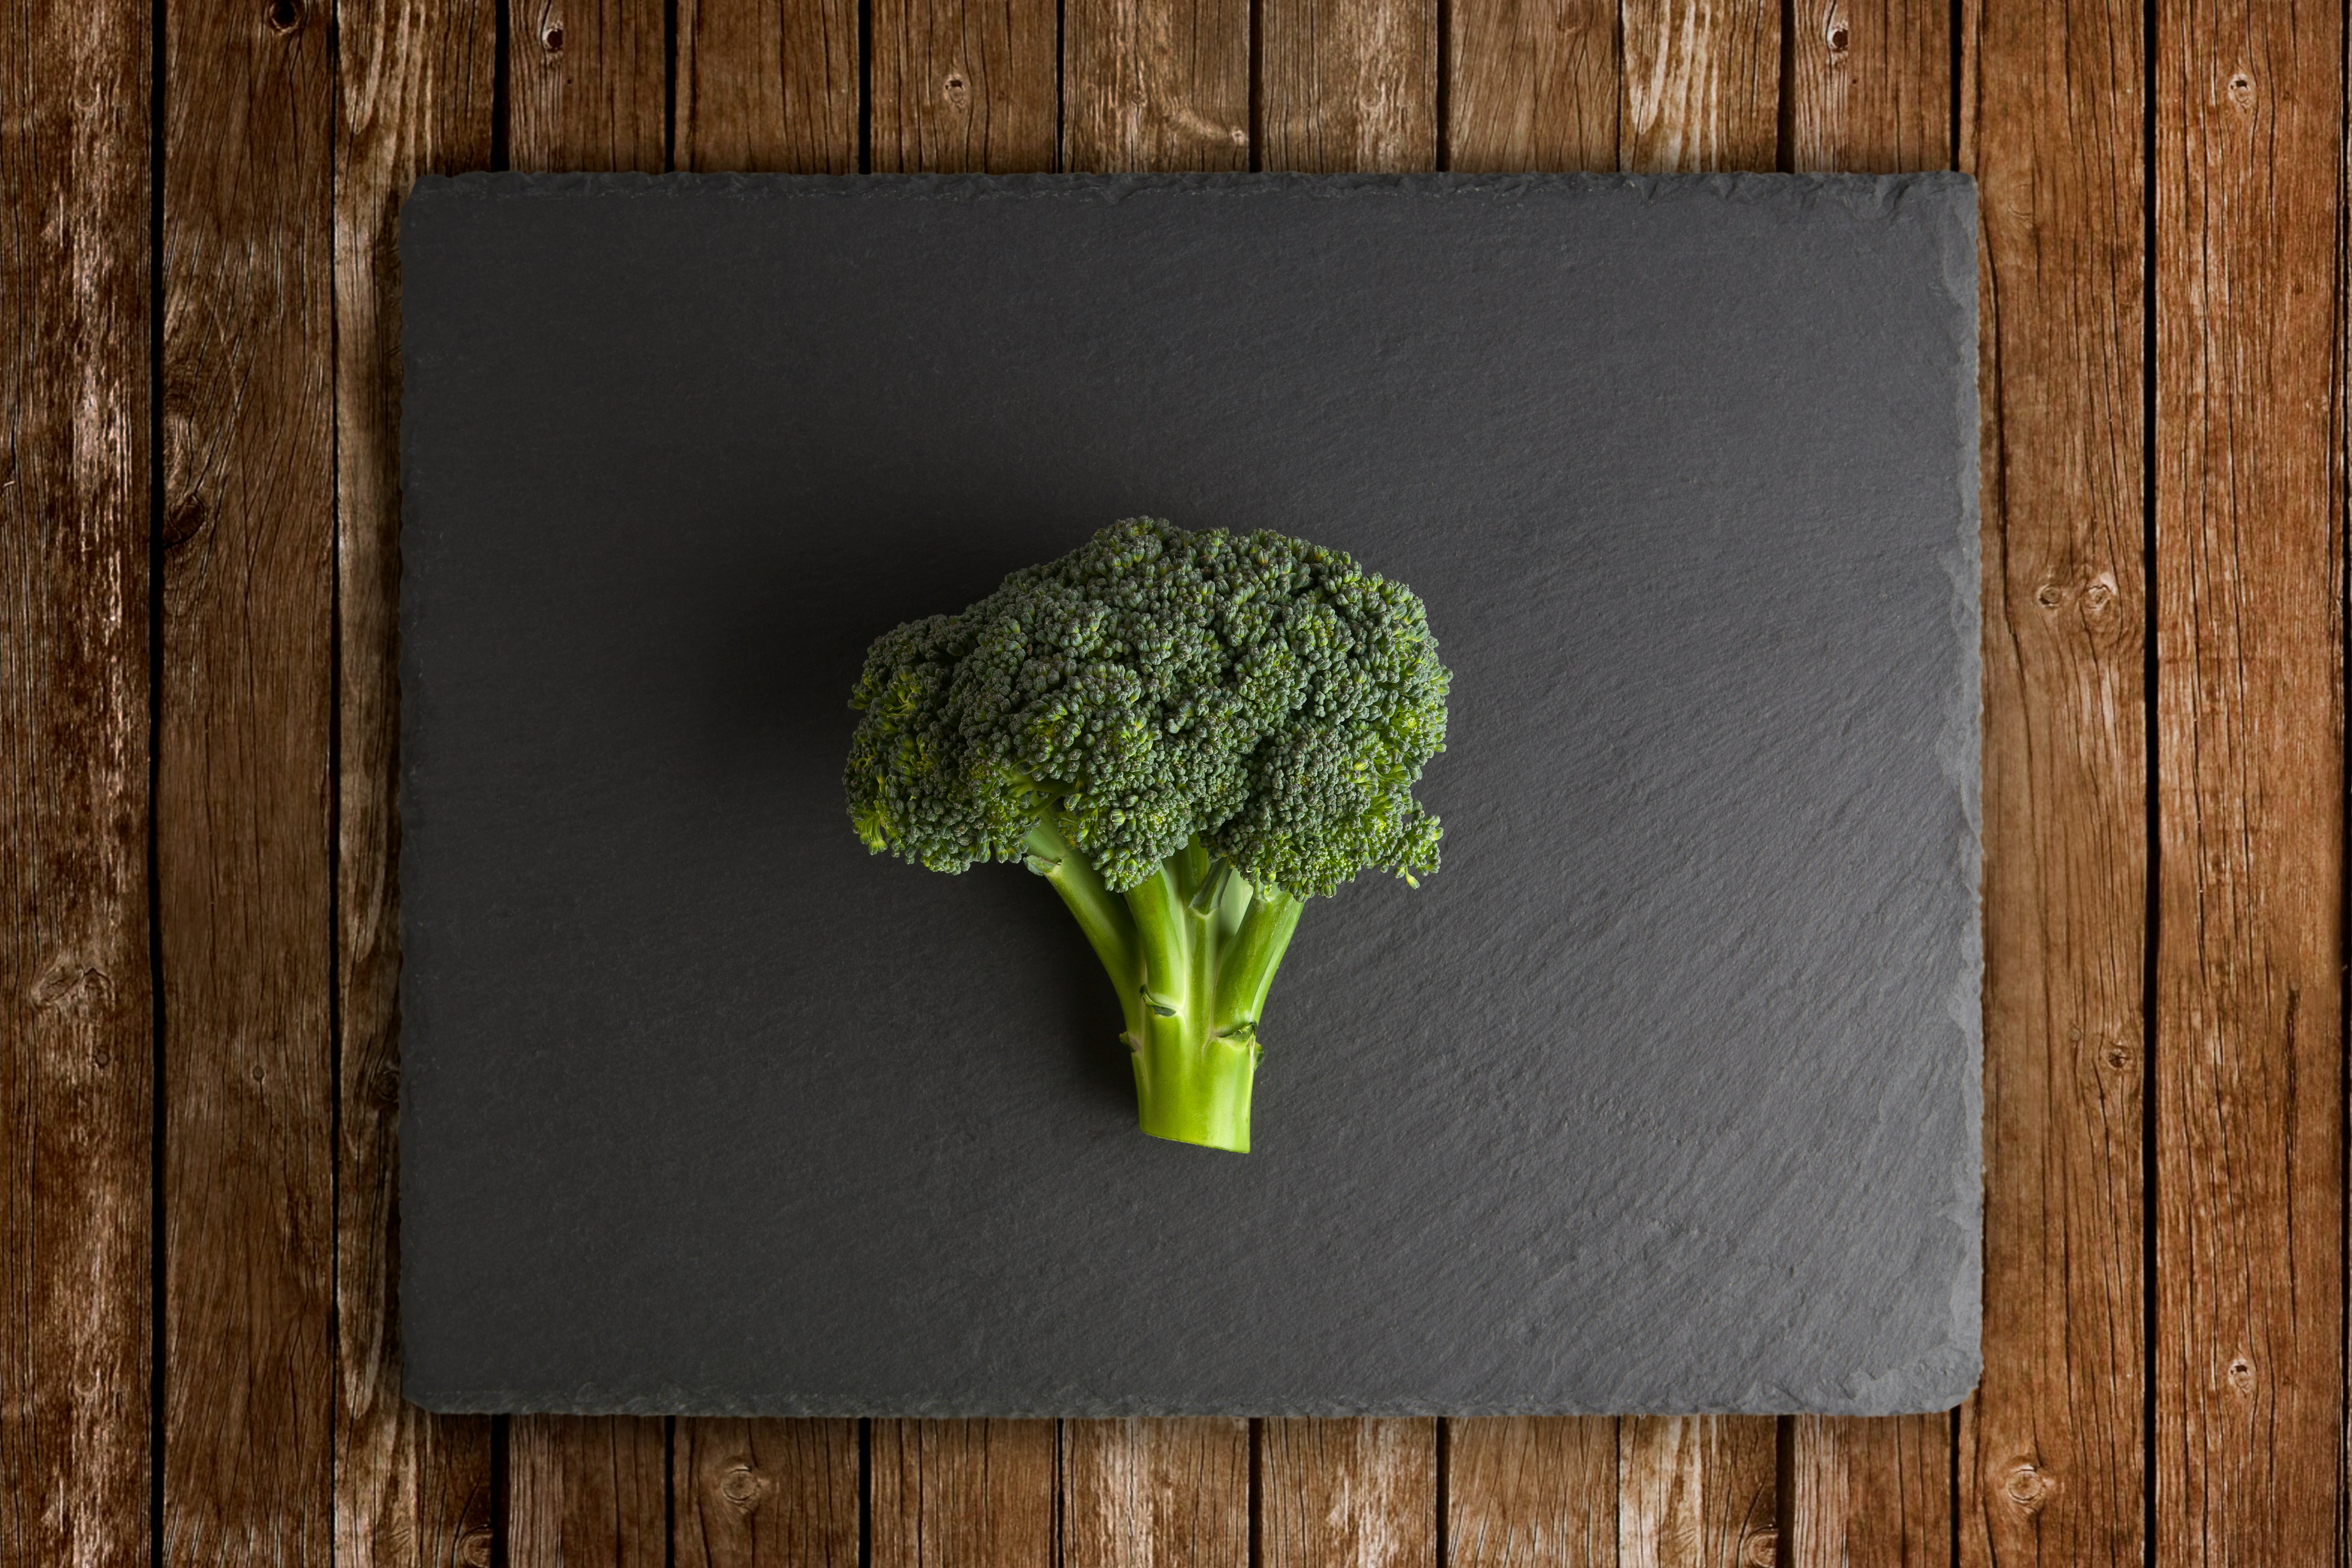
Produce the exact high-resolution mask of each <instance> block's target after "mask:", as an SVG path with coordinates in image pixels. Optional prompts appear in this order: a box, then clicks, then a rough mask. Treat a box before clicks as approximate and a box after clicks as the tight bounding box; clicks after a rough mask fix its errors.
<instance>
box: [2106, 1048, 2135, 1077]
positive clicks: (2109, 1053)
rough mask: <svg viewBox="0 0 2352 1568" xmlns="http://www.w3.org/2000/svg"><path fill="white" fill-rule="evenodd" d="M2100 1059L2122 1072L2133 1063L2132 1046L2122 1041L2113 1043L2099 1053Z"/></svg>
mask: <svg viewBox="0 0 2352 1568" xmlns="http://www.w3.org/2000/svg"><path fill="white" fill-rule="evenodd" d="M2099 1059H2100V1060H2101V1061H2104V1062H2105V1063H2106V1064H2107V1066H2108V1067H2110V1068H2114V1069H2115V1070H2116V1071H2117V1072H2122V1071H2123V1070H2124V1069H2125V1068H2128V1067H2130V1066H2131V1065H2132V1053H2131V1047H2129V1046H2126V1045H2122V1044H2120V1043H2118V1044H2116V1045H2111V1046H2109V1047H2107V1048H2106V1049H2105V1050H2104V1051H2101V1052H2100V1053H2099Z"/></svg>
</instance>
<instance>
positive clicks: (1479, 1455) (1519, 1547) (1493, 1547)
mask: <svg viewBox="0 0 2352 1568" xmlns="http://www.w3.org/2000/svg"><path fill="white" fill-rule="evenodd" d="M1447 1426H1448V1428H1449V1430H1448V1433H1447V1441H1446V1446H1445V1448H1446V1454H1445V1463H1446V1480H1445V1561H1446V1563H1447V1564H1448V1565H1449V1568H1617V1423H1616V1421H1615V1420H1614V1419H1612V1417H1609V1416H1606V1415H1596V1416H1575V1415H1546V1416H1489V1417H1482V1418H1478V1419H1475V1420H1455V1421H1452V1422H1449V1423H1447Z"/></svg>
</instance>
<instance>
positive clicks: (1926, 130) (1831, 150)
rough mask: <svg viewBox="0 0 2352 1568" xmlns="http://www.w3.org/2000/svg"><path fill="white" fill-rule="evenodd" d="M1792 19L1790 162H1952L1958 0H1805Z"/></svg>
mask: <svg viewBox="0 0 2352 1568" xmlns="http://www.w3.org/2000/svg"><path fill="white" fill-rule="evenodd" d="M1793 19H1794V22H1795V26H1793V27H1792V28H1791V29H1790V36H1789V38H1788V57H1789V58H1788V77H1789V79H1788V85H1787V88H1786V89H1785V91H1786V94H1787V99H1788V101H1787V104H1786V105H1785V108H1784V115H1783V117H1784V119H1785V120H1786V121H1787V123H1788V127H1789V167H1790V168H1791V169H1795V170H1798V171H1800V172H1803V171H1809V170H1837V169H1843V170H1853V171H1857V172H1862V173H1870V174H1902V173H1906V172H1908V171H1910V170H1914V169H1948V168H1949V167H1951V165H1952V158H1953V153H1954V149H1953V147H1952V94H1953V92H1954V90H1955V87H1956V84H1955V83H1954V82H1953V80H1952V7H1951V5H1950V4H1949V0H1796V3H1795V7H1794V12H1793Z"/></svg>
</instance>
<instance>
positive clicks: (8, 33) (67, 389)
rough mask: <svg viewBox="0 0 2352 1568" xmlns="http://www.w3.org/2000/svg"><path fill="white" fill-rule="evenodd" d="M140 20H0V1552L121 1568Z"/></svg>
mask: <svg viewBox="0 0 2352 1568" xmlns="http://www.w3.org/2000/svg"><path fill="white" fill-rule="evenodd" d="M148 44H149V40H148V19H147V16H145V15H144V14H143V13H138V12H131V11H127V10H124V9H122V8H120V7H115V8H108V7H97V8H89V9H85V8H80V7H60V6H53V5H43V4H40V3H39V0H16V4H14V5H10V6H8V7H7V11H6V14H5V22H4V23H0V195H5V199H0V409H5V411H6V412H5V427H0V846H5V849H0V1281H5V1283H0V1556H6V1557H11V1558H15V1559H19V1560H22V1561H24V1562H27V1563H89V1564H107V1565H112V1564H123V1565H126V1568H127V1565H128V1564H131V1563H145V1562H147V1561H148V1559H149V1555H150V1546H149V1542H148V1520H147V1500H148V1476H149V1472H148V1462H149V1456H148V1441H147V1437H148V1433H147V1428H148V1412H149V1403H148V1402H149V1389H150V1384H149V1375H150V1368H149V1348H150V1337H151V1336H150V1333H149V1318H148V1301H149V1299H150V1298H149V1288H150V1284H151V1277H150V1273H149V1268H148V1265H149V1258H150V1257H151V1250H150V1239H151V1235H152V1233H151V1230H150V1228H149V1226H150V1209H151V1189H152V1164H151V1151H152V1146H153V1145H152V1126H153V1123H152V1116H153V1114H154V1103H153V1098H152V1091H153V1083H154V1079H153V1072H152V1068H153V1062H154V1052H153V1020H154V1010H153V1001H152V994H151V991H150V983H149V971H148V943H147V895H148V883H147V846H146V836H147V821H148V742H147V734H148V731H147V719H148V714H147V701H148V631H149V627H148V619H149V617H148V539H149V534H148V521H149V519H148V512H149V507H148V492H149V460H150V454H149V441H148V430H149V411H150V407H151V405H150V403H149V401H148V399H149V395H150V388H149V375H148V342H149V332H150V330H151V326H150V323H151V317H150V314H149V308H148V299H149V293H148V289H149V272H148V241H147V233H148V229H147V223H148V205H149V185H148V162H147V152H148V143H149V136H150V131H149V120H148V84H147V70H148V52H149V51H148Z"/></svg>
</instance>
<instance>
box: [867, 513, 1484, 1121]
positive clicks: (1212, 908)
mask: <svg viewBox="0 0 2352 1568" xmlns="http://www.w3.org/2000/svg"><path fill="white" fill-rule="evenodd" d="M1450 679H1451V677H1450V676H1449V675H1448V673H1447V671H1446V668H1445V667H1444V665H1442V664H1440V663H1439V662H1438V659H1437V641H1436V639H1435V638H1434V637H1431V636H1430V633H1429V623H1428V618H1427V616H1426V614H1425V613H1424V611H1423V608H1422V603H1421V601H1420V599H1418V598H1417V597H1415V596H1414V595H1413V593H1412V590H1411V589H1409V588H1407V587H1405V586H1404V585H1403V584H1401V583H1391V582H1390V581H1388V580H1387V579H1386V578H1383V577H1378V576H1375V575H1373V574H1370V573H1368V572H1366V571H1364V570H1363V569H1361V568H1360V567H1359V566H1358V565H1357V564H1356V563H1355V562H1354V561H1353V560H1351V559H1350V558H1349V556H1347V555H1345V554H1343V553H1342V552H1339V551H1337V550H1328V549H1325V548H1323V547H1322V546H1320V545H1315V544H1309V543H1307V542H1305V541H1303V540H1297V539H1287V538H1285V537H1284V536H1282V535H1281V534H1278V533H1267V532H1257V533H1252V534H1248V535H1245V536H1235V535H1234V534H1230V533H1227V532H1225V531H1223V530H1213V531H1208V532H1203V533H1192V532H1187V531H1184V530H1183V529H1180V528H1176V527H1174V526H1172V525H1171V524H1169V523H1167V522H1164V521H1160V520H1159V519H1157V518H1132V519H1129V520H1128V521H1124V522H1118V523H1114V524H1112V525H1111V526H1110V527H1108V528H1106V529H1104V530H1103V531H1101V532H1099V533H1097V534H1096V535H1095V536H1094V538H1092V539H1091V540H1089V541H1087V542H1086V543H1085V544H1083V545H1081V546H1080V547H1079V548H1078V549H1077V550H1076V551H1074V552H1071V553H1070V554H1068V555H1066V556H1063V557H1062V558H1061V559H1060V560H1058V561H1050V562H1047V563H1045V564H1044V565H1041V566H1031V567H1026V568H1024V569H1023V570H1021V571H1018V572H1015V573H1013V574H1012V575H1011V576H1008V577H1006V578H1005V579H1004V581H1003V584H1000V585H999V586H998V588H997V590H996V592H994V593H993V594H991V595H989V596H988V597H987V598H985V599H982V600H981V601H980V602H979V603H978V604H976V605H972V606H971V608H969V609H967V610H965V611H963V612H962V613H961V614H960V615H953V616H931V617H930V618H929V619H928V620H920V621H910V622H908V623H907V624H906V625H905V626H900V627H898V629H897V630H896V631H893V632H890V633H888V634H887V635H886V636H884V637H881V638H880V639H879V640H878V641H877V642H876V643H875V644H874V646H873V647H872V648H871V649H869V650H868V651H867V653H866V668H865V672H864V674H863V675H861V676H860V677H859V679H858V682H857V689H856V693H855V694H854V695H853V696H852V697H851V699H850V706H851V707H853V708H856V709H859V710H863V711H864V713H865V715H866V716H865V718H864V719H863V720H862V721H860V722H859V724H858V726H857V733H856V738H855V739H854V740H853V741H852V742H850V750H849V763H848V766H847V768H846V770H845V779H844V782H845V784H846V786H847V789H848V793H849V811H850V818H851V821H852V822H853V824H854V825H855V826H856V829H857V836H858V837H860V838H862V839H864V840H865V842H866V847H868V848H869V849H872V850H873V851H875V852H876V853H877V854H878V853H881V852H883V851H886V850H887V851H888V852H889V853H891V854H894V855H897V856H898V857H899V858H902V859H906V860H909V861H912V862H914V863H915V864H917V865H920V866H925V867H928V868H930V869H932V870H934V871H948V872H961V871H962V870H964V869H965V868H968V867H970V866H971V865H973V864H974V863H976V862H979V861H982V860H1019V861H1021V862H1023V863H1024V865H1026V866H1027V867H1028V868H1029V869H1030V870H1032V871H1034V872H1036V873H1037V874H1038V875H1040V876H1042V877H1044V878H1045V879H1046V880H1047V881H1049V882H1051V883H1052V884H1053V885H1054V889H1055V891H1056V892H1058V893H1059V894H1061V896H1062V899H1063V901H1064V902H1065V903H1066V904H1067V905H1068V906H1069V909H1070V912H1071V913H1072V914H1074V915H1076V917H1077V921H1078V924H1079V925H1080V927H1082V928H1083V929H1084V930H1085V931H1086V934H1087V940H1088V941H1089V942H1092V943H1093V945H1094V950H1095V953H1096V955H1097V957H1099V958H1100V959H1101V960H1102V965H1103V968H1104V969H1106V970H1108V972H1109V973H1110V978H1111V984H1113V985H1115V986H1116V987H1117V988H1118V998H1119V1005H1120V1006H1121V1008H1123V1009H1124V1010H1125V1013H1126V1018H1127V1033H1126V1035H1125V1037H1124V1038H1125V1041H1126V1044H1127V1047H1128V1049H1129V1053H1130V1057H1131V1060H1132V1065H1133V1067H1134V1068H1135V1093H1136V1101H1137V1107H1138V1110H1139V1112H1140V1120H1141V1122H1142V1127H1143V1131H1146V1132H1148V1133H1150V1134H1151V1135H1152V1136H1154V1137H1157V1138H1170V1139H1174V1140H1176V1141H1178V1142H1185V1143H1202V1144H1206V1145H1207V1146H1209V1147H1210V1148H1213V1149H1231V1150H1234V1151H1236V1152H1247V1150H1248V1149H1249V1113H1250V1087H1251V1083H1252V1080H1253V1079H1254V1078H1255V1073H1256V1068H1257V1061H1258V1058H1259V1056H1260V1054H1261V1047H1260V1046H1259V1042H1258V1033H1257V1031H1258V1023H1259V1016H1260V1013H1261V1010H1262V1009H1263V1008H1264V1007H1265V997H1266V991H1267V988H1268V987H1269V986H1271V985H1272V984H1273V983H1274V973H1275V970H1276V967H1277V966H1278V965H1279V964H1280V963H1282V956H1283V952H1284V951H1285V950H1286V948H1288V946H1289V945H1290V937H1291V932H1292V931H1294V930H1295V929H1297V924H1298V914H1299V910H1300V908H1301V906H1302V905H1303V904H1304V902H1305V900H1307V899H1308V898H1309V897H1328V895H1329V894H1331V893H1333V892H1334V891H1336V890H1337V889H1339V884H1340V883H1342V882H1345V881H1347V880H1349V879H1351V878H1352V877H1354V876H1355V875H1356V873H1357V872H1359V871H1361V870H1363V869H1365V868H1370V867H1380V868H1384V869H1387V870H1390V871H1392V872H1394V873H1396V874H1397V875H1398V876H1400V877H1402V878H1403V879H1404V880H1405V881H1406V882H1408V883H1412V884H1413V885H1415V886H1418V885H1419V884H1418V883H1417V882H1415V881H1414V879H1415V876H1416V875H1423V876H1425V875H1427V874H1429V873H1430V872H1433V871H1434V870H1436V869H1437V846H1438V833H1439V830H1438V822H1437V818H1436V817H1434V816H1431V815H1430V814H1429V813H1428V812H1427V811H1425V810H1423V808H1422V806H1421V805H1420V804H1419V803H1418V802H1416V801H1415V800H1414V799H1413V798H1412V786H1413V785H1414V784H1416V783H1418V782H1419V780H1420V778H1421V772H1422V768H1423V764H1425V763H1427V762H1428V761H1429V759H1430V758H1431V757H1432V756H1433V755H1434V754H1435V753H1437V752H1442V751H1444V749H1445V746H1444V741H1445V693H1446V687H1447V685H1448V683H1449V681H1450Z"/></svg>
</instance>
